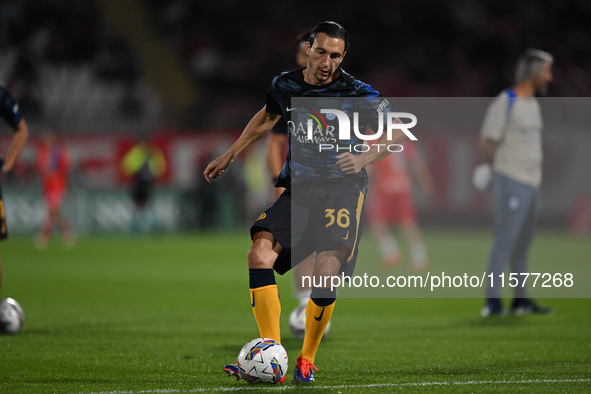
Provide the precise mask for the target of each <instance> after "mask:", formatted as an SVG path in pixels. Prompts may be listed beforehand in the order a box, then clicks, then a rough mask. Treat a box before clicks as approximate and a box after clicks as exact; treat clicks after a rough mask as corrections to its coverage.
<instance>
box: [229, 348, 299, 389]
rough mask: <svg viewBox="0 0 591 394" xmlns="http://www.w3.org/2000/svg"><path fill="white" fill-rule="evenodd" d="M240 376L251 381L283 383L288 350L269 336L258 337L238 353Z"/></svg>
mask: <svg viewBox="0 0 591 394" xmlns="http://www.w3.org/2000/svg"><path fill="white" fill-rule="evenodd" d="M238 369H239V370H240V377H241V378H242V379H244V380H246V381H247V382H249V383H258V382H267V383H283V382H284V381H285V374H286V373H287V352H286V351H285V349H284V348H283V346H281V344H280V343H279V342H277V341H275V340H273V339H269V338H256V339H253V340H252V341H250V342H248V343H247V344H246V345H244V347H243V348H242V350H240V353H238Z"/></svg>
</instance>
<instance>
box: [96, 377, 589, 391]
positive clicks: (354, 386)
mask: <svg viewBox="0 0 591 394" xmlns="http://www.w3.org/2000/svg"><path fill="white" fill-rule="evenodd" d="M589 382H591V379H528V380H471V381H467V382H410V383H374V384H343V385H335V386H319V385H311V386H304V385H296V386H262V385H253V386H244V385H242V387H217V388H212V389H206V388H196V389H190V390H179V389H163V390H141V391H100V392H93V393H87V394H171V393H210V392H225V391H246V390H267V391H287V390H297V391H301V390H338V389H363V388H380V387H421V386H469V385H491V384H541V383H589Z"/></svg>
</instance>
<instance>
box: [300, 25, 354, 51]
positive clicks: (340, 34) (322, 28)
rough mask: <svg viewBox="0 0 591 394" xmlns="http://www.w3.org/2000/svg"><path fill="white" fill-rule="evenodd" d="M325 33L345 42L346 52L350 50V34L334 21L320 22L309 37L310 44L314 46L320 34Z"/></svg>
mask: <svg viewBox="0 0 591 394" xmlns="http://www.w3.org/2000/svg"><path fill="white" fill-rule="evenodd" d="M320 33H324V34H326V35H327V36H329V37H331V38H340V39H341V40H343V41H344V42H345V52H347V50H348V49H349V34H348V33H347V30H345V28H344V27H343V26H341V25H339V24H338V23H336V22H333V21H324V22H320V23H319V24H317V25H316V27H314V29H312V32H311V33H310V36H309V37H308V42H309V43H310V45H312V44H314V41H316V37H318V34H320Z"/></svg>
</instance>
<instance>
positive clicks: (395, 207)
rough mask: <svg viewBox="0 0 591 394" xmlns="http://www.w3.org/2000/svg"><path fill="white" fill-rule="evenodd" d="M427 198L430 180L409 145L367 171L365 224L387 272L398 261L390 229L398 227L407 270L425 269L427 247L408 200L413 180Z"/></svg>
mask: <svg viewBox="0 0 591 394" xmlns="http://www.w3.org/2000/svg"><path fill="white" fill-rule="evenodd" d="M411 171H412V173H414V175H415V176H416V179H417V181H418V183H419V186H420V187H421V189H422V190H423V192H425V193H426V194H427V195H431V193H432V192H433V177H432V176H431V173H430V172H429V168H428V167H427V165H426V163H425V161H424V160H423V158H422V157H421V155H420V154H419V152H417V150H416V149H415V147H414V145H413V144H405V145H404V150H403V151H402V154H396V155H390V156H388V157H386V158H385V159H383V160H380V161H378V162H377V163H375V165H373V166H372V168H371V177H372V179H373V181H372V183H371V188H370V193H369V196H370V197H369V200H368V208H367V222H368V224H369V226H370V228H371V231H372V233H373V234H374V236H375V237H376V240H377V241H378V245H379V247H380V252H381V254H382V267H383V268H384V269H391V268H393V267H395V266H396V265H397V264H398V263H399V262H400V260H401V259H402V253H401V251H400V249H399V248H398V244H397V242H396V238H394V236H393V234H392V232H391V231H392V227H393V226H396V227H399V228H400V230H401V231H402V235H403V236H404V238H405V240H406V241H407V243H408V245H409V249H410V261H411V268H412V270H413V271H415V272H422V271H424V270H426V269H427V266H428V257H427V248H426V246H425V242H424V240H423V235H422V233H421V230H420V229H419V226H418V224H417V212H416V209H415V206H414V203H413V199H412V190H413V180H412V177H411Z"/></svg>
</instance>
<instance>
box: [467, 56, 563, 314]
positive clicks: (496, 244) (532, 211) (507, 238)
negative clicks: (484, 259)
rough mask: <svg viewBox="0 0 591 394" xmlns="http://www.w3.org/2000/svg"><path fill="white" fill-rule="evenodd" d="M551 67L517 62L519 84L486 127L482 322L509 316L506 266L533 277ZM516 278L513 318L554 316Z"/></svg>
mask: <svg viewBox="0 0 591 394" xmlns="http://www.w3.org/2000/svg"><path fill="white" fill-rule="evenodd" d="M552 62H553V57H552V55H551V54H549V53H547V52H544V51H540V50H537V49H529V50H527V51H526V52H525V53H524V54H523V55H522V56H521V57H520V58H519V60H518V62H517V68H516V73H515V84H514V85H513V87H511V88H508V89H506V90H504V91H503V92H501V93H500V94H499V95H498V96H497V97H496V98H495V99H494V100H493V102H492V103H491V104H490V105H489V107H488V110H487V113H486V116H485V118H484V122H483V124H482V129H481V132H480V150H481V153H482V156H483V157H484V161H485V163H483V164H481V165H480V166H478V167H477V168H476V169H475V171H474V177H473V181H474V186H475V187H477V188H478V189H480V190H485V189H486V188H487V187H488V184H489V183H490V180H491V178H493V175H492V173H493V172H494V178H493V179H492V180H493V187H494V199H495V232H494V241H493V244H492V248H491V251H490V254H489V257H488V264H487V272H488V273H491V274H493V278H494V280H493V282H492V285H491V283H489V286H488V288H487V290H486V297H487V299H486V302H485V305H484V307H483V308H482V310H481V315H482V316H483V317H487V316H494V315H504V314H505V309H504V308H503V305H502V302H501V299H500V297H501V290H502V289H501V286H500V284H501V281H500V279H499V275H501V274H502V273H503V272H504V268H505V264H506V263H507V262H509V263H510V271H511V272H512V273H517V274H521V273H527V272H529V268H528V253H529V248H530V245H531V242H532V240H533V237H534V230H535V225H536V217H537V204H538V194H539V188H540V183H541V181H542V116H541V112H540V105H539V103H538V100H536V98H535V95H536V94H541V95H544V94H546V91H547V87H548V84H549V83H550V82H552ZM491 167H492V169H491ZM518 278H519V281H520V282H519V283H518V285H517V286H516V287H515V288H514V291H515V298H514V299H513V302H512V304H511V312H512V313H513V314H515V315H523V314H528V313H551V312H552V309H551V308H547V307H542V306H539V305H538V304H536V303H535V302H534V301H532V300H531V299H529V298H528V297H527V292H526V288H525V283H524V278H525V275H518Z"/></svg>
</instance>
